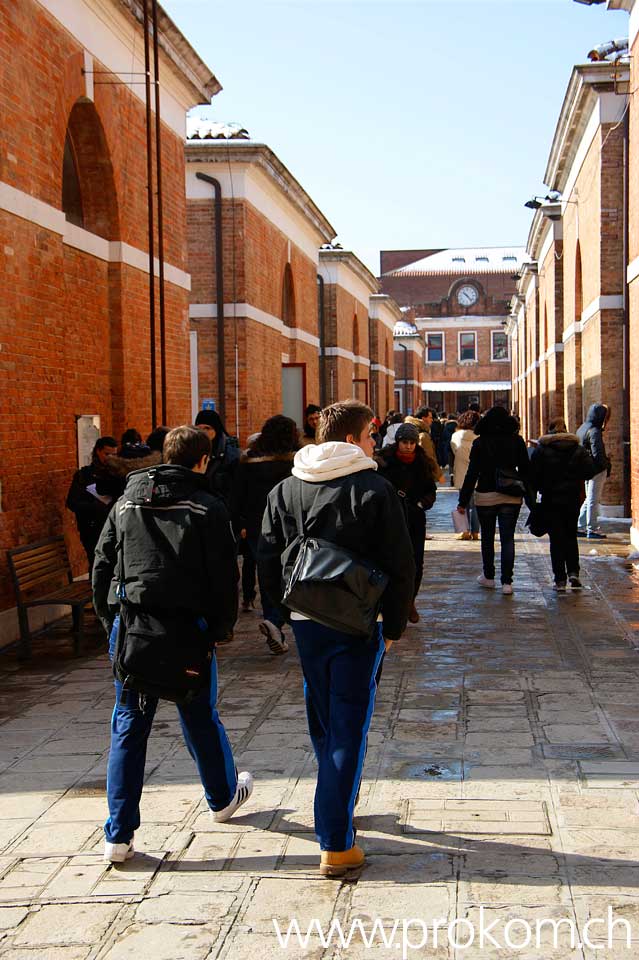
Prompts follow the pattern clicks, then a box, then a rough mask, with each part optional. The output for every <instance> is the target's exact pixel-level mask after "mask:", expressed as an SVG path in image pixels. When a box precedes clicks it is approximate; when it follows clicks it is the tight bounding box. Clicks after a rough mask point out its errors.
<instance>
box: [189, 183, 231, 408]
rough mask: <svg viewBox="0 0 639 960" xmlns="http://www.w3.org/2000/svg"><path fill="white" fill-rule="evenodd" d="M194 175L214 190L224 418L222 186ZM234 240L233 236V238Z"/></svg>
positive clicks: (220, 388)
mask: <svg viewBox="0 0 639 960" xmlns="http://www.w3.org/2000/svg"><path fill="white" fill-rule="evenodd" d="M195 176H196V177H197V178H198V180H204V181H205V182H206V183H210V184H211V186H212V187H213V190H214V191H215V200H214V205H215V233H214V236H215V288H216V289H215V299H216V306H217V390H218V394H219V403H218V406H219V413H220V416H221V418H222V420H224V414H225V406H226V404H225V396H226V382H225V376H224V373H225V370H224V274H223V267H224V260H223V257H222V186H221V184H220V181H219V180H216V179H215V177H209V175H208V174H207V173H200V171H199V170H198V171H197V173H196V174H195ZM233 242H235V238H233Z"/></svg>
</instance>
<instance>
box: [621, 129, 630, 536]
mask: <svg viewBox="0 0 639 960" xmlns="http://www.w3.org/2000/svg"><path fill="white" fill-rule="evenodd" d="M629 132H630V118H629V115H628V113H626V116H625V118H624V125H623V220H624V222H623V273H624V277H623V284H622V289H623V390H622V404H623V420H622V423H623V435H622V443H623V448H622V449H623V453H622V456H623V468H622V469H623V500H624V517H631V516H632V497H631V489H630V485H631V460H630V304H629V295H628V253H629V250H630V236H629V220H630V216H629V214H630V184H629V169H628V154H629V149H628V144H629Z"/></svg>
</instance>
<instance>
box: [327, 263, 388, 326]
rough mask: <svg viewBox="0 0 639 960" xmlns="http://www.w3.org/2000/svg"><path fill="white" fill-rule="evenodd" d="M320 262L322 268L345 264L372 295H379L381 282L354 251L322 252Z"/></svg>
mask: <svg viewBox="0 0 639 960" xmlns="http://www.w3.org/2000/svg"><path fill="white" fill-rule="evenodd" d="M319 262H320V267H321V266H323V265H324V266H325V265H327V264H329V263H343V264H344V265H345V266H346V267H347V268H348V269H350V270H351V271H352V272H353V273H354V274H355V275H356V276H357V277H358V278H359V279H360V280H361V281H362V283H364V284H365V285H366V287H367V288H368V289H369V291H370V294H377V293H379V281H378V280H377V278H376V277H374V276H373V274H372V273H371V272H370V270H369V269H368V267H365V266H364V264H363V263H362V261H361V260H360V259H359V257H357V256H356V255H355V254H354V253H353V251H352V250H320V252H319ZM400 319H401V317H400Z"/></svg>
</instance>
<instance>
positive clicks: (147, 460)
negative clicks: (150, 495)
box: [106, 450, 162, 479]
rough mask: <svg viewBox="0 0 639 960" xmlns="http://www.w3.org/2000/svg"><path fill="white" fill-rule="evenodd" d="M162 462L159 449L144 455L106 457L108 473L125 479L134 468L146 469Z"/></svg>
mask: <svg viewBox="0 0 639 960" xmlns="http://www.w3.org/2000/svg"><path fill="white" fill-rule="evenodd" d="M161 463H162V454H161V453H160V451H159V450H153V451H152V452H151V453H150V454H149V455H148V456H146V457H136V458H133V459H131V458H127V457H117V456H113V457H107V461H106V467H107V470H108V471H109V473H110V474H111V475H112V476H114V477H119V478H120V479H125V478H126V477H128V476H129V474H130V473H133V471H134V470H148V469H149V467H157V466H159V464H161Z"/></svg>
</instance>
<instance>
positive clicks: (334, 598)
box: [282, 486, 388, 638]
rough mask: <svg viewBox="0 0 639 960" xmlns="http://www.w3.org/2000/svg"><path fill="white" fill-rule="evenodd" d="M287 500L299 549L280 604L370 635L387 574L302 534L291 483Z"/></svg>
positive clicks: (297, 497) (333, 625)
mask: <svg viewBox="0 0 639 960" xmlns="http://www.w3.org/2000/svg"><path fill="white" fill-rule="evenodd" d="M293 499H294V511H295V519H296V521H297V529H298V536H299V549H298V553H297V557H296V559H295V562H294V564H293V569H292V570H291V573H290V575H289V576H288V578H287V581H286V583H285V587H284V596H283V597H282V603H283V605H284V606H285V607H288V609H289V610H293V611H295V612H296V613H301V614H302V615H303V616H305V617H309V618H310V619H311V620H315V621H317V623H321V624H323V625H324V626H326V627H331V628H332V629H333V630H340V631H341V632H342V633H347V634H350V635H352V636H353V637H360V638H362V637H370V636H371V634H372V632H373V629H374V627H375V622H376V620H377V616H378V614H379V611H380V608H381V604H382V596H383V594H384V590H385V589H386V587H387V585H388V575H387V574H386V573H384V572H383V570H380V569H379V568H378V567H376V566H375V565H374V564H373V563H369V562H368V561H366V560H364V559H362V557H359V556H357V554H355V553H351V551H350V550H346V549H345V548H344V547H340V546H337V544H335V543H331V542H330V541H328V540H321V539H320V538H318V537H309V536H307V534H306V528H305V526H304V519H303V510H302V500H301V495H300V491H299V487H297V486H294V488H293Z"/></svg>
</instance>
